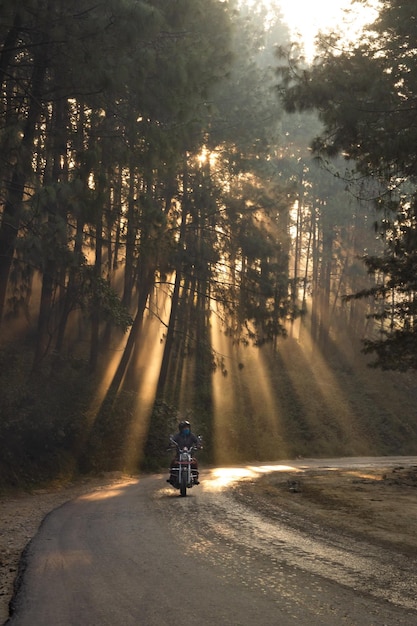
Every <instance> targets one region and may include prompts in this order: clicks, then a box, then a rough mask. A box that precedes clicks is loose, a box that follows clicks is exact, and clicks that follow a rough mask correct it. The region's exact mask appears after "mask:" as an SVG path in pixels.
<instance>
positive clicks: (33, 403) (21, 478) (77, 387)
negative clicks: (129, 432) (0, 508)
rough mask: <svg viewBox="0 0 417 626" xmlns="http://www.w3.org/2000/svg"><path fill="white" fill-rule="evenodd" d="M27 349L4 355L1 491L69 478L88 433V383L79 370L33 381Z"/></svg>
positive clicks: (67, 368)
mask: <svg viewBox="0 0 417 626" xmlns="http://www.w3.org/2000/svg"><path fill="white" fill-rule="evenodd" d="M29 354H30V353H29V352H28V350H27V347H26V346H14V347H13V348H12V347H9V348H6V349H2V350H1V351H0V445H1V449H2V454H1V458H0V487H5V486H9V487H10V486H15V487H22V486H26V487H27V488H31V487H35V486H36V485H38V484H39V483H41V482H42V481H45V482H47V481H50V480H53V479H56V478H63V479H66V478H70V477H71V476H72V475H73V474H74V473H76V472H77V461H76V459H77V452H78V449H79V446H80V442H81V440H82V438H83V431H84V429H85V428H86V424H85V421H84V417H83V416H84V414H85V409H86V406H87V404H88V401H89V394H90V387H89V386H90V380H89V377H88V376H86V372H85V370H84V368H81V369H79V368H78V367H76V366H75V365H76V364H74V365H73V364H72V363H71V362H68V363H66V364H64V363H60V364H59V365H58V364H57V363H55V367H54V370H53V374H52V375H44V374H43V373H42V372H38V373H37V375H36V376H35V375H30V362H29V359H28V357H29Z"/></svg>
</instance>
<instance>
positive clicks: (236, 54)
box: [0, 0, 417, 484]
mask: <svg viewBox="0 0 417 626" xmlns="http://www.w3.org/2000/svg"><path fill="white" fill-rule="evenodd" d="M176 4H177V3H176ZM119 5H120V3H117V2H115V1H114V0H106V1H105V3H104V5H102V6H101V7H100V8H99V7H91V8H89V9H88V10H87V11H85V10H84V9H83V6H84V5H83V3H81V0H76V1H75V4H74V3H72V4H71V6H68V4H67V3H65V2H64V1H63V0H62V1H59V2H55V3H54V10H53V11H52V13H51V12H50V11H47V10H46V9H45V7H44V6H43V3H40V2H38V1H37V0H26V1H25V2H24V3H23V5H22V6H19V7H11V6H4V7H2V8H0V17H1V19H0V24H1V26H0V46H1V47H0V55H1V56H0V67H1V68H2V73H1V74H0V78H1V81H2V82H1V93H2V98H1V101H0V124H1V133H0V143H1V154H2V157H1V161H0V170H1V176H0V211H1V222H0V319H1V325H0V362H1V366H0V390H1V394H0V440H1V441H2V443H3V448H4V449H5V450H7V452H6V454H5V456H4V458H3V460H2V461H0V465H1V467H2V471H3V469H4V471H3V479H2V480H3V482H4V484H14V483H15V484H21V483H24V482H25V481H28V480H30V476H33V475H36V476H37V477H38V479H39V480H43V479H45V480H47V479H50V478H51V477H54V476H62V477H65V476H71V475H73V474H74V473H77V472H80V471H82V472H88V471H101V470H112V469H123V470H129V471H137V470H138V469H139V468H143V469H151V470H152V469H158V468H160V467H161V465H162V466H163V464H164V462H165V458H164V449H165V447H166V442H167V438H168V435H169V434H170V433H171V432H173V431H175V430H176V428H177V422H178V420H179V419H180V418H183V417H187V418H190V419H191V420H192V426H193V430H194V431H195V432H198V433H200V434H201V435H202V436H203V437H204V440H205V442H206V444H205V451H204V459H203V460H204V461H205V462H207V463H219V464H224V463H234V462H239V463H241V462H246V461H268V460H271V461H272V460H277V459H289V458H294V457H299V456H336V455H346V456H349V455H355V456H357V455H367V454H378V455H381V454H402V453H404V454H413V453H415V451H416V446H417V425H416V423H415V408H414V407H415V400H416V394H417V379H416V376H415V373H414V369H415V368H414V366H413V365H412V364H411V365H407V367H403V368H402V367H401V366H400V365H398V363H400V364H401V358H399V359H397V360H396V361H395V362H394V361H392V363H391V366H392V367H391V366H390V364H389V363H388V360H387V358H388V357H387V354H386V353H383V354H382V353H381V352H378V350H379V349H380V346H379V341H380V338H381V337H383V338H386V337H387V336H388V337H390V335H389V333H393V332H394V330H395V331H397V330H398V329H400V328H405V327H407V328H408V327H409V323H410V322H409V318H407V320H406V321H405V322H404V320H403V319H402V318H401V314H403V313H404V309H405V307H404V302H405V300H407V303H410V302H411V300H412V298H411V295H410V294H409V293H407V294H405V292H404V291H403V292H402V293H401V295H399V293H398V291H396V292H395V290H394V287H393V286H392V285H391V283H389V278H390V277H391V275H393V269H392V265H389V264H388V263H387V264H386V265H385V266H382V265H381V263H380V261H379V259H381V258H383V255H384V254H385V251H386V249H387V241H389V240H393V239H394V235H393V233H397V232H401V233H403V232H404V228H403V226H401V227H400V226H398V228H397V226H396V225H397V223H398V222H396V221H395V220H392V221H390V225H389V227H388V226H387V222H383V223H382V227H379V226H378V224H379V222H380V216H381V204H378V202H379V200H378V199H379V198H380V197H385V196H384V194H383V191H384V184H386V185H388V186H390V185H391V187H390V190H391V191H390V193H391V196H390V198H391V202H392V203H393V202H394V200H395V199H394V192H393V190H392V181H391V180H390V181H386V180H385V179H384V178H383V177H382V174H381V175H379V174H378V176H376V175H375V176H371V174H370V173H369V172H368V171H365V169H364V168H365V165H364V164H362V162H361V161H360V159H359V154H355V153H354V150H353V149H352V150H351V152H349V153H348V152H344V145H345V144H346V145H347V144H348V141H347V139H346V137H345V136H344V135H342V132H341V133H340V138H339V143H338V144H337V146H336V147H335V148H334V150H333V153H332V154H330V152H331V150H330V148H329V146H330V139H329V138H328V137H327V136H326V132H327V130H328V129H329V128H330V126H331V121H329V120H330V113H329V115H328V117H326V115H325V114H321V112H320V107H319V105H318V104H317V102H316V101H315V100H314V98H313V96H311V104H310V100H309V99H308V97H307V95H306V93H304V92H303V89H304V88H306V87H305V85H307V86H308V88H309V89H310V93H312V94H314V96H315V94H316V92H315V91H314V89H311V85H314V84H315V83H313V82H311V81H312V80H313V78H314V80H315V81H317V84H319V85H320V89H321V91H317V94H318V95H317V98H319V97H321V98H323V94H324V93H325V89H324V87H323V85H322V84H320V80H321V79H322V77H323V81H325V80H327V78H326V75H325V74H324V69H323V68H325V67H327V65H326V64H323V66H321V65H320V55H322V58H323V59H330V61H328V64H329V67H331V57H329V56H326V55H329V54H330V53H329V52H328V51H326V48H325V43H324V40H323V39H320V40H319V41H318V42H317V48H316V50H317V55H318V56H317V58H316V61H313V60H312V58H310V57H308V55H307V54H306V49H305V48H304V49H303V47H302V46H301V47H300V45H298V46H297V45H294V41H292V38H293V37H294V33H295V30H294V27H293V25H291V24H290V22H289V20H288V14H287V15H286V14H285V10H284V5H282V7H281V8H282V11H280V10H275V11H272V10H271V5H270V4H269V3H256V4H255V5H254V4H252V5H251V4H250V3H241V2H237V3H236V2H219V1H217V0H209V1H207V0H205V1H204V2H203V0H192V1H191V0H184V2H182V3H181V9H179V8H178V7H174V6H173V5H172V3H159V2H152V1H149V2H144V3H140V5H138V4H137V3H135V2H131V3H130V2H126V3H124V5H123V7H120V6H119ZM82 9H83V10H82ZM384 15H385V14H384ZM81 16H82V18H81ZM87 35H88V36H87ZM331 36H332V39H331V42H330V43H332V45H333V44H334V41H335V40H334V37H336V35H335V33H332V34H331ZM326 41H328V43H329V41H330V40H326ZM295 43H297V42H295ZM298 44H300V41H299V40H298ZM370 46H371V44H369V45H368V49H370ZM362 57H363V54H362ZM362 57H361V58H362ZM326 62H327V61H326ZM335 62H336V61H335ZM337 62H338V63H339V62H340V59H339V58H338V59H337ZM329 71H330V70H329ZM308 72H311V77H312V78H311V81H310V78H308V80H307V78H306V79H305V80H304V82H303V76H304V77H307V76H309V74H308ZM297 81H298V82H297ZM326 84H328V83H326ZM326 93H327V92H326ZM320 94H321V95H320ZM315 97H316V96H315ZM328 98H329V105H328V107H329V108H328V109H326V111H330V110H331V104H332V100H331V94H328ZM346 116H347V113H346ZM332 119H335V118H334V117H333V118H332ZM340 127H341V128H342V122H341V121H340ZM331 136H332V135H330V137H331ZM324 138H325V139H324ZM365 139H366V138H364V145H365ZM326 142H327V143H326ZM369 144H370V142H369ZM349 145H350V144H349ZM366 145H367V149H368V150H369V151H370V150H371V148H372V146H369V145H368V144H366ZM336 148H337V149H336ZM326 150H327V152H328V153H329V154H327V153H326ZM357 152H358V149H357ZM387 161H388V156H387ZM369 162H370V158H369V159H368V161H367V163H369ZM357 163H359V164H360V166H361V167H362V169H360V168H359V169H358V167H357V165H356V164H357ZM404 167H405V165H404ZM382 170H383V168H382V167H381V172H382ZM384 171H385V170H384ZM398 175H399V174H398ZM407 185H408V187H406V186H404V189H401V191H400V195H401V198H402V199H403V198H405V197H406V196H405V194H406V193H408V194H411V195H412V193H413V191H412V188H411V187H410V185H411V181H407ZM410 189H411V191H410ZM404 206H405V207H406V210H407V207H408V206H412V203H411V202H408V204H407V203H406V202H405V200H404V205H402V210H403V209H404ZM384 210H386V208H384ZM391 210H392V207H391ZM401 215H403V213H401ZM404 219H405V218H404ZM407 220H408V221H407V222H406V223H407V224H409V223H411V222H412V220H411V218H410V220H409V216H407ZM404 223H405V222H404ZM384 224H385V226H384ZM388 235H389V236H388ZM398 241H399V240H398ZM397 244H398V242H397ZM388 247H389V246H388ZM398 249H399V244H398V245H397V246H396V254H398ZM365 259H369V261H368V262H366V261H365ZM376 259H378V261H376ZM370 269H371V270H372V271H370ZM390 272H391V273H390ZM381 277H382V278H381ZM381 280H382V281H383V282H382V286H381V285H380V281H381ZM378 281H379V282H378ZM390 285H391V287H390ZM390 289H391V290H390ZM410 293H411V292H410ZM358 294H360V295H361V297H356V296H357V295H358ZM400 305H401V306H400ZM401 324H402V326H401ZM407 324H408V326H407ZM364 342H365V343H364ZM366 342H368V343H366ZM364 345H365V346H368V347H370V350H368V351H367V353H366V354H364V350H363V348H364ZM373 350H374V353H372V351H373ZM375 350H376V351H377V353H376V354H375ZM365 352H366V351H365ZM381 355H382V356H381ZM378 358H379V359H380V362H378ZM375 360H376V363H375ZM373 362H374V364H375V365H377V367H376V368H372V367H369V365H372V363H373ZM381 364H382V365H383V367H381ZM399 406H401V413H400V412H399V409H398V407H399ZM3 466H4V467H3Z"/></svg>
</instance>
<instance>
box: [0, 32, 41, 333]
mask: <svg viewBox="0 0 417 626" xmlns="http://www.w3.org/2000/svg"><path fill="white" fill-rule="evenodd" d="M46 59H47V43H46V42H44V41H43V42H41V43H40V44H39V47H38V48H37V50H36V51H35V58H34V67H33V73H32V80H31V85H32V89H31V101H30V105H29V109H28V114H27V117H26V122H25V124H24V127H23V137H22V141H21V144H20V148H19V152H18V156H17V161H16V164H15V166H14V170H13V173H12V176H11V180H10V183H9V185H8V188H7V196H6V201H5V204H4V211H3V217H2V221H1V226H0V251H1V253H0V323H1V319H2V317H3V313H4V306H5V301H6V293H7V285H8V280H9V273H10V268H11V265H12V260H13V256H14V251H15V245H16V239H17V236H18V233H19V227H20V217H21V211H22V203H23V199H24V193H25V183H26V181H27V180H28V179H29V178H30V176H31V173H32V166H31V160H32V148H33V142H34V138H35V133H36V125H37V123H38V121H39V118H40V114H41V95H42V89H43V84H44V79H45V74H46Z"/></svg>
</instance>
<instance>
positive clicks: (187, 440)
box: [173, 433, 201, 448]
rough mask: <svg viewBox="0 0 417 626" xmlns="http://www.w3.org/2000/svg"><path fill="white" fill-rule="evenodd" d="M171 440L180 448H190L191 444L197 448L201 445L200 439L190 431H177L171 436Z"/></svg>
mask: <svg viewBox="0 0 417 626" xmlns="http://www.w3.org/2000/svg"><path fill="white" fill-rule="evenodd" d="M173 440H174V441H175V442H176V443H177V444H178V445H179V447H180V448H185V447H187V448H191V446H196V447H197V448H200V447H201V445H200V441H199V439H198V437H196V436H195V435H194V433H190V434H189V435H184V434H183V433H177V434H176V435H174V436H173Z"/></svg>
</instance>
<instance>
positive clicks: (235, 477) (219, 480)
mask: <svg viewBox="0 0 417 626" xmlns="http://www.w3.org/2000/svg"><path fill="white" fill-rule="evenodd" d="M300 471H302V470H300V469H299V468H297V467H294V466H293V465H279V464H277V465H259V466H258V465H248V466H246V467H218V468H216V469H213V470H211V472H210V476H209V480H208V481H206V480H205V481H204V486H205V487H208V488H209V489H211V490H213V491H215V490H217V489H222V488H223V487H226V486H227V485H230V484H231V483H233V482H236V481H239V480H242V479H247V478H252V479H255V478H257V477H258V476H259V475H260V474H266V473H271V472H300Z"/></svg>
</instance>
